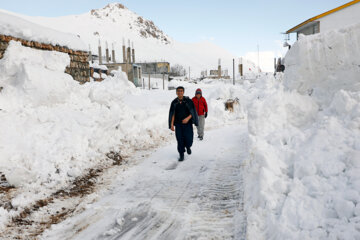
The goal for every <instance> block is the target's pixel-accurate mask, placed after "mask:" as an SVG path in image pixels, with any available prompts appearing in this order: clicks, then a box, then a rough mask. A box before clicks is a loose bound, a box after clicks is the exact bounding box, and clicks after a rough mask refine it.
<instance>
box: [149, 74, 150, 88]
mask: <svg viewBox="0 0 360 240" xmlns="http://www.w3.org/2000/svg"><path fill="white" fill-rule="evenodd" d="M149 90H150V73H149Z"/></svg>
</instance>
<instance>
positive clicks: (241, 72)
mask: <svg viewBox="0 0 360 240" xmlns="http://www.w3.org/2000/svg"><path fill="white" fill-rule="evenodd" d="M239 62H240V64H239V74H240V76H241V77H242V76H244V65H243V60H242V58H240V61H239Z"/></svg>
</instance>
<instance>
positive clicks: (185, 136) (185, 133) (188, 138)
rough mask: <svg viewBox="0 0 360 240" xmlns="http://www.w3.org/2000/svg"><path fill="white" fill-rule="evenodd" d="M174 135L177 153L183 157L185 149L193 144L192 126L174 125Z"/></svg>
mask: <svg viewBox="0 0 360 240" xmlns="http://www.w3.org/2000/svg"><path fill="white" fill-rule="evenodd" d="M175 135H176V140H177V144H178V145H177V149H178V152H179V153H180V155H184V152H185V148H190V147H191V146H192V144H193V140H194V131H193V126H192V124H190V123H189V124H175Z"/></svg>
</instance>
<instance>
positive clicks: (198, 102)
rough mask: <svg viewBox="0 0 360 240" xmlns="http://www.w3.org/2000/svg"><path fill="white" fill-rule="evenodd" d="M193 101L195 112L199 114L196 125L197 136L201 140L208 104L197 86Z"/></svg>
mask: <svg viewBox="0 0 360 240" xmlns="http://www.w3.org/2000/svg"><path fill="white" fill-rule="evenodd" d="M192 100H193V102H194V105H195V109H196V112H197V114H198V116H199V125H198V126H197V133H198V138H199V139H200V140H203V138H204V129H205V118H207V114H208V106H207V103H206V99H205V98H204V97H203V96H202V91H201V89H200V88H198V89H197V90H196V92H195V97H193V99H192Z"/></svg>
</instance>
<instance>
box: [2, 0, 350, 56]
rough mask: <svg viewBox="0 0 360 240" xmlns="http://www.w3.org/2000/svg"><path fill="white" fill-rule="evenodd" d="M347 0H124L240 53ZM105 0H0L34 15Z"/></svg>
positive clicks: (170, 28) (267, 46)
mask: <svg viewBox="0 0 360 240" xmlns="http://www.w3.org/2000/svg"><path fill="white" fill-rule="evenodd" d="M348 1H349V0H316V1H314V0H272V1H269V0H252V1H242V0H222V1H219V0H216V1H215V0H151V1H149V0H123V1H117V2H120V3H123V4H124V5H125V6H127V7H128V8H129V9H131V10H132V11H134V12H136V13H138V14H139V15H141V16H144V17H145V18H147V19H151V20H153V21H154V22H155V24H156V25H157V26H158V27H160V28H161V29H162V30H163V31H164V32H165V33H167V34H168V35H170V36H171V37H173V38H174V39H176V40H178V41H183V42H197V41H202V40H209V41H213V42H214V43H215V44H217V45H219V46H221V47H223V48H225V49H227V50H228V51H230V52H232V53H233V54H234V55H236V56H241V55H244V54H245V53H247V52H252V51H257V45H258V44H259V46H260V51H274V52H276V51H278V50H279V49H280V44H281V41H282V40H283V35H281V32H284V31H286V30H288V29H289V28H291V27H293V26H295V25H297V24H298V23H300V22H302V21H304V20H306V19H308V18H311V17H313V16H315V15H317V14H320V13H322V12H325V11H327V10H330V9H332V8H335V7H337V6H340V5H342V4H344V3H346V2H348ZM111 2H116V1H115V0H113V1H107V0H62V1H49V0H32V1H28V0H11V1H5V0H1V4H0V8H2V9H6V10H9V11H13V12H17V13H21V14H26V15H31V16H50V17H55V16H63V15H70V14H80V13H84V12H87V11H89V10H91V9H94V8H101V7H103V6H105V5H106V4H107V3H111Z"/></svg>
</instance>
